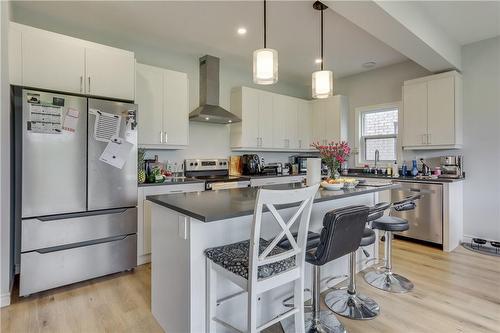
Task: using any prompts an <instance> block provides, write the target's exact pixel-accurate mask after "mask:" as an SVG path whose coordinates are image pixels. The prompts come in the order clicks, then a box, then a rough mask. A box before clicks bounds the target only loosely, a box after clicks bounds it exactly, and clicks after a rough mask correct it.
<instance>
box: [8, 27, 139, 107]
mask: <svg viewBox="0 0 500 333" xmlns="http://www.w3.org/2000/svg"><path fill="white" fill-rule="evenodd" d="M9 49H12V51H9V69H10V71H11V72H12V73H13V74H11V75H10V83H11V84H15V85H22V86H26V87H32V88H40V89H49V90H56V91H61V92H68V93H76V94H86V95H92V96H99V97H111V98H116V99H121V100H128V101H131V100H134V86H135V85H134V80H135V58H134V53H133V52H129V51H125V50H120V49H116V48H112V47H108V46H105V45H100V44H96V43H92V42H88V41H84V40H81V39H77V38H73V37H68V36H65V35H61V34H56V33H53V32H49V31H45V30H40V29H36V28H32V27H29V26H25V25H21V24H17V23H12V22H11V23H10V33H9Z"/></svg>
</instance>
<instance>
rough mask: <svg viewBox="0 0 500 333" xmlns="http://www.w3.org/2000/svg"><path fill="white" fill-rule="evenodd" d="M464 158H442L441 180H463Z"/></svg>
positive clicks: (458, 156) (460, 156)
mask: <svg viewBox="0 0 500 333" xmlns="http://www.w3.org/2000/svg"><path fill="white" fill-rule="evenodd" d="M463 163H464V157H463V156H462V155H457V156H443V157H441V175H440V176H439V177H441V178H455V179H459V178H463V177H464V176H465V173H464V166H463Z"/></svg>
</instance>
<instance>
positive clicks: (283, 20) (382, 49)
mask: <svg viewBox="0 0 500 333" xmlns="http://www.w3.org/2000/svg"><path fill="white" fill-rule="evenodd" d="M312 3H313V1H286V2H285V1H273V2H268V47H272V48H275V49H277V50H278V53H279V73H280V79H282V80H285V81H288V82H293V83H297V84H310V75H311V72H312V71H313V70H315V69H316V68H317V65H315V64H314V59H315V58H317V57H318V55H319V12H317V11H315V10H314V9H313V8H312ZM13 20H14V21H17V22H19V23H24V24H29V25H33V26H37V27H40V28H44V29H48V30H52V31H56V32H59V33H63V34H69V35H73V36H75V37H80V38H89V36H90V37H91V39H92V40H95V41H97V42H103V41H107V42H108V43H110V44H111V45H113V44H114V42H115V41H120V42H119V43H117V44H119V45H121V46H122V47H123V45H128V46H129V48H130V49H132V50H133V49H134V47H135V46H141V47H149V48H152V49H155V50H158V51H162V50H164V51H172V52H176V53H181V54H188V55H196V56H201V55H204V54H211V55H215V56H218V57H220V58H222V59H223V60H224V62H225V63H228V64H234V65H236V66H240V67H243V68H244V69H245V70H249V71H251V67H252V52H253V50H255V49H257V48H261V47H262V44H263V41H262V39H263V37H262V30H263V28H262V2H261V1H257V2H256V1H243V2H235V1H226V2H212V1H190V2H145V1H136V2H118V1H117V2H91V3H89V2H59V1H56V2H39V1H36V2H25V1H19V2H14V3H13ZM239 26H244V27H246V28H247V31H248V32H247V35H246V36H245V37H240V36H238V35H237V33H236V29H237V28H238V27H239ZM117 46H118V45H117ZM405 60H407V58H406V57H405V56H403V55H402V54H400V53H399V52H397V51H395V50H394V49H392V48H391V47H389V46H387V45H386V44H384V43H383V42H381V41H379V40H378V39H376V38H375V37H373V36H371V35H370V34H368V33H367V32H365V31H364V30H362V29H361V28H359V27H357V26H356V25H354V24H352V23H351V22H350V21H348V20H346V19H345V18H343V17H342V16H340V15H338V14H336V13H335V12H334V11H332V10H327V11H326V12H325V68H327V69H332V70H333V71H334V75H335V76H336V77H337V78H338V77H342V76H347V75H352V74H356V73H360V72H362V71H365V70H367V69H365V68H363V67H362V64H363V63H365V62H368V61H375V62H376V63H377V67H383V66H387V65H390V64H395V63H399V62H402V61H405Z"/></svg>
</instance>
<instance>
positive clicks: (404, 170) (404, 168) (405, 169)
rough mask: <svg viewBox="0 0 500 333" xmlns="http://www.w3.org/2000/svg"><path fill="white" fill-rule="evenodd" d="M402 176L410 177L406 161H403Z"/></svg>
mask: <svg viewBox="0 0 500 333" xmlns="http://www.w3.org/2000/svg"><path fill="white" fill-rule="evenodd" d="M401 174H402V175H403V177H406V176H407V175H408V167H407V166H406V161H403V165H402V166H401Z"/></svg>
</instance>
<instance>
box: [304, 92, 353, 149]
mask: <svg viewBox="0 0 500 333" xmlns="http://www.w3.org/2000/svg"><path fill="white" fill-rule="evenodd" d="M312 103H313V140H314V142H319V143H320V144H326V143H328V142H331V141H334V142H340V141H347V129H348V120H349V119H348V116H349V113H348V112H349V107H348V103H347V97H346V96H342V95H335V96H332V97H330V98H325V99H319V100H315V101H313V102H312Z"/></svg>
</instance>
